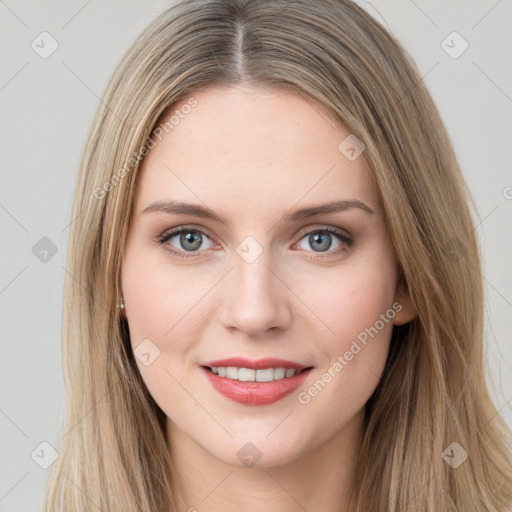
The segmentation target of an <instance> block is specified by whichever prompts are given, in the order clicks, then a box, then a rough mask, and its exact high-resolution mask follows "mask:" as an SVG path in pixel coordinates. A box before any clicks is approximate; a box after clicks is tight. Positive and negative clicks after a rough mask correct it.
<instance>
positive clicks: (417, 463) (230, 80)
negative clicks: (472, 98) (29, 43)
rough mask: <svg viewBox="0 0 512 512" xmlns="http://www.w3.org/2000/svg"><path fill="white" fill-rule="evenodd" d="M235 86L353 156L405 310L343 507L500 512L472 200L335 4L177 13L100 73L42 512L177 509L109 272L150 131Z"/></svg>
mask: <svg viewBox="0 0 512 512" xmlns="http://www.w3.org/2000/svg"><path fill="white" fill-rule="evenodd" d="M240 82H246V83H250V84H252V85H255V86H258V85H261V86H265V87H267V86H275V87H286V88H288V89H289V90H292V91H294V92H296V93H297V94H300V95H303V96H307V97H309V98H312V99H313V100H315V101H316V102H318V104H320V105H322V106H323V107H325V108H326V109H328V111H330V112H331V113H332V115H333V116H334V118H335V119H337V120H339V121H340V122H341V123H343V124H344V125H345V126H346V127H347V129H348V130H349V131H350V132H351V133H353V134H355V135H356V136H357V138H358V139H360V140H361V141H362V142H363V143H364V144H365V146H366V150H365V152H364V156H365V159H366V161H367V162H368V165H369V167H370V169H371V172H372V176H373V179H374V180H375V183H376V186H377V189H378V193H379V196H380V199H381V201H382V206H383V211H384V215H385V221H386V224H387V226H388V229H389V233H390V237H391V240H392V243H393V247H394V250H395V253H396V258H397V261H398V262H399V270H400V283H399V284H400V286H403V287H408V289H409V292H410V294H411V297H412V299H413V302H414V305H415V307H416V310H417V311H418V316H417V318H416V319H414V320H413V321H412V322H410V323H408V324H406V325H404V326H400V327H398V326H395V327H394V329H393V334H392V339H391V345H390V351H389V356H388V361H387V364H386V368H385V370H384V374H383V376H382V378H381V381H380V383H379V385H378V387H377V389H376V390H375V392H374V394H373V396H372V397H371V399H370V400H369V402H368V403H367V404H366V417H365V425H364V432H363V444H362V449H361V452H360V456H359V466H358V473H357V477H356V479H355V481H356V486H355V487H354V489H353V494H352V496H353V500H354V503H355V504H356V510H357V511H358V512H376V511H390V512H406V511H407V512H411V511H422V512H423V511H424V512H449V511H464V512H468V511H476V510H478V511H484V510H485V511H489V512H504V511H506V510H510V509H511V508H512V487H511V484H512V464H511V457H510V451H509V448H510V431H509V430H508V429H507V427H506V425H505V423H504V422H503V420H502V419H501V417H500V416H499V414H498V413H497V411H496V409H495V407H494V405H493V403H492V401H491V399H490V397H489V394H488V391H487V389H488V388H487V383H486V378H485V373H484V363H483V289H482V278H481V263H480V255H479V247H478V244H477V240H476V237H475V232H474V227H475V226H474V224H473V220H472V216H471V210H470V207H472V208H474V203H473V202H472V199H471V197H470V194H469V192H468V190H467V187H466V185H465V183H464V181H463V178H462V176H461V172H460V169H459V166H458V163H457V161H456V158H455V156H454V152H453V149H452V147H451V144H450V141H449V137H448V134H447V132H446V130H445V128H444V126H443V124H442V122H441V119H440V116H439V114H438V111H437V109H436V107H435V105H434V103H433V101H432V99H431V96H430V95H429V93H428V91H427V90H426V88H425V86H424V84H423V82H422V80H421V77H420V76H419V73H418V71H417V69H416V67H415V65H414V63H413V62H412V61H411V59H410V58H409V57H408V55H407V54H406V53H405V51H404V50H403V49H402V48H401V46H400V44H399V43H398V42H397V41H396V40H395V39H394V38H393V37H392V36H391V35H390V34H389V33H388V32H387V31H386V30H384V28H383V27H382V26H381V25H379V24H378V23H377V22H376V21H375V20H374V19H373V18H372V17H371V16H370V15H369V14H367V13H366V12H365V11H364V10H363V9H361V8H360V7H358V6H357V5H356V4H354V3H352V2H350V1H348V0H347V1H346V0H315V1H312V0H279V1H278V0H257V1H254V0H253V1H251V0H182V1H179V2H177V3H174V4H172V5H171V6H170V7H169V8H168V9H167V10H165V12H163V13H162V14H161V15H160V16H158V17H157V18H156V19H155V20H154V21H153V22H152V23H151V24H150V25H149V26H148V27H147V28H146V29H145V30H144V32H143V33H142V34H141V35H140V36H139V37H138V39H137V40H136V41H135V42H134V44H133V45H132V46H131V48H130V49H129V50H128V52H127V53H126V55H125V56H124V58H123V59H122V61H121V62H120V64H119V65H118V67H117V69H116V70H115V73H114V74H113V76H112V78H111V80H110V82H109V85H108V87H107V90H106V91H105V93H104V96H103V99H102V101H101V103H100V105H99V107H98V110H97V113H96V116H95V118H94V121H93V124H92V127H91V129H90V134H89V137H88V140H87V143H86V146H85V148H84V153H83V157H82V161H81V166H80V172H79V176H78V179H77V182H76V190H75V200H74V206H73V212H72V223H71V228H70V237H69V252H68V260H67V271H68V274H67V277H66V282H65V297H64V301H65V302H64V326H63V339H64V347H63V348H64V354H63V356H64V377H65V385H66V392H67V395H66V396H67V403H66V418H65V424H64V425H63V434H62V437H61V439H60V440H59V442H60V446H59V449H58V451H59V457H58V459H57V461H56V462H55V463H54V464H53V466H52V469H51V473H50V475H49V480H48V489H47V494H46V501H45V510H46V511H51V512H54V511H57V510H58V511H65V512H72V511H78V510H81V511H95V512H96V511H97V510H98V509H101V510H105V511H108V512H130V511H136V510H137V511H144V512H157V511H158V512H168V511H170V510H173V511H174V510H176V502H175V498H174V496H175V494H174V492H175V489H176V486H177V485H178V475H177V474H176V473H175V470H174V467H173V463H172V454H170V453H169V452H170V451H169V449H168V445H167V440H166V434H165V421H166V418H165V414H164V413H163V411H162V410H161V409H160V408H159V407H158V406H157V404H156V403H155V401H154V400H153V399H152V397H151V395H150V394H149V392H148V390H147V389H146V387H145V384H144V382H143V381H142V378H141V376H140V374H139V372H138V369H137V366H136V364H135V361H134V356H133V354H132V350H131V345H130V341H129V333H128V328H127V324H126V321H125V320H124V319H123V317H122V316H121V314H120V311H119V309H118V308H117V307H116V305H117V304H118V302H119V298H120V269H121V264H122V258H123V250H124V246H125V241H126V237H127V233H128V229H129V226H130V222H131V214H132V205H133V201H134V194H135V189H136V185H137V176H138V169H139V166H140V161H141V159H142V158H143V156H144V154H145V153H146V149H147V147H148V146H147V145H148V142H149V141H151V140H153V139H152V138H151V136H152V134H153V131H154V129H155V126H157V123H158V121H159V119H161V117H162V116H163V115H164V114H166V113H168V112H169V111H170V109H172V107H173V105H174V104H176V103H177V102H178V101H181V100H183V99H187V98H190V97H191V96H193V93H194V91H200V90H204V89H205V88H207V87H208V86H210V85H226V86H229V85H234V84H237V83H240ZM453 443H457V444H456V445H455V444H453ZM454 449H455V450H456V453H457V454H458V456H459V457H461V454H464V453H467V459H466V460H465V461H464V462H463V463H461V464H460V465H459V466H458V467H454V465H453V464H449V463H448V462H449V458H450V457H453V454H454ZM447 450H448V451H447ZM450 450H451V451H450ZM462 450H464V451H462Z"/></svg>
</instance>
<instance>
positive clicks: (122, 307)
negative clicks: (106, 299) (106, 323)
mask: <svg viewBox="0 0 512 512" xmlns="http://www.w3.org/2000/svg"><path fill="white" fill-rule="evenodd" d="M117 307H118V308H120V309H124V302H123V297H121V304H120V305H119V306H117Z"/></svg>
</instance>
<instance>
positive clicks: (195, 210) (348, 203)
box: [141, 199, 375, 224]
mask: <svg viewBox="0 0 512 512" xmlns="http://www.w3.org/2000/svg"><path fill="white" fill-rule="evenodd" d="M351 208H358V209H360V210H363V211H365V212H367V213H370V214H374V213H375V212H374V211H373V210H372V209H371V208H370V207H369V206H367V205H366V204H364V203H363V202H361V201H359V200H357V199H342V200H338V201H331V202H329V203H324V204H319V205H316V206H309V207H306V208H301V209H299V210H294V211H291V212H288V213H286V214H285V215H284V216H283V220H284V221H285V222H298V221H300V220H304V219H308V218H310V217H316V216H318V215H326V214H329V213H338V212H342V211H345V210H349V209H351ZM152 212H164V213H167V214H169V215H173V214H182V215H193V216H195V217H200V218H204V219H210V220H214V221H216V222H220V223H223V224H228V222H227V219H226V218H225V217H224V216H222V215H219V214H218V213H216V212H214V211H213V210H211V209H210V208H208V207H206V206H202V205H199V204H193V203H186V202H183V201H162V200H158V201H154V202H152V203H151V204H149V205H148V206H147V207H146V208H144V210H142V212H141V214H142V215H144V214H147V213H152Z"/></svg>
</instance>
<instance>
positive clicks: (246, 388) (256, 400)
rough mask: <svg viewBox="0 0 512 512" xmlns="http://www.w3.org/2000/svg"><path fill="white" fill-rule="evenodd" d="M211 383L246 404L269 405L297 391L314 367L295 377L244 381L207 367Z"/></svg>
mask: <svg viewBox="0 0 512 512" xmlns="http://www.w3.org/2000/svg"><path fill="white" fill-rule="evenodd" d="M201 369H202V370H203V371H204V372H205V373H206V376H207V377H208V379H209V380H210V383H211V385H212V386H213V387H214V388H215V389H216V390H217V391H218V392H219V393H221V394H222V395H224V396H225V397H227V398H230V399H231V400H234V401H235V402H239V403H241V404H245V405H267V404H271V403H273V402H277V401H278V400H280V399H281V398H283V397H285V396H286V395H288V394H290V393H292V392H293V391H295V390H296V389H297V388H298V387H299V386H300V385H301V384H302V383H303V382H304V381H305V380H306V378H307V376H308V375H309V373H310V372H311V370H312V368H310V369H309V370H304V371H302V372H300V373H298V374H296V375H294V376H293V377H285V378H284V379H279V380H273V381H271V382H242V381H239V380H235V379H228V378H227V377H220V376H219V375H217V374H215V373H213V372H211V371H210V370H208V369H206V368H205V367H201Z"/></svg>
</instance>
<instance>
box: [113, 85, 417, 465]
mask: <svg viewBox="0 0 512 512" xmlns="http://www.w3.org/2000/svg"><path fill="white" fill-rule="evenodd" d="M187 104H188V105H189V106H191V107H190V108H188V107H184V105H187ZM172 110H173V112H172V113H171V114H169V116H168V117H167V119H164V121H163V123H165V121H169V120H171V117H170V116H171V115H174V116H175V117H174V119H173V120H171V121H170V124H168V125H167V126H168V127H169V126H172V129H168V130H161V131H159V132H158V133H159V137H156V136H153V137H152V138H153V140H154V141H155V143H156V144H155V145H154V146H153V147H152V149H151V151H150V152H149V153H148V155H147V156H146V157H145V159H144V161H143V163H142V168H141V175H140V176H139V182H138V188H137V194H136V200H135V203H134V218H133V222H132V224H131V226H130V232H129V237H128V241H127V245H126V250H125V254H124V257H123V265H122V276H121V278H122V291H123V298H124V303H125V307H126V310H125V315H126V318H127V320H128V324H129V330H130V337H131V343H132V347H133V349H134V353H135V355H136V360H137V365H138V368H139V370H140V373H141V375H142V378H143V379H144V382H145V383H146V385H147V387H148V389H149V391H150V393H151V394H152V396H153V397H154V399H155V401H156V402H157V403H158V405H159V406H160V408H161V409H162V410H163V411H164V412H165V414H166V415H167V417H168V428H169V432H170V433H171V435H176V436H178V435H179V436H180V437H181V438H182V439H186V440H187V441H188V442H189V443H192V444H194V445H195V446H196V447H197V449H198V450H200V451H201V452H202V453H204V454H208V456H210V457H213V458H215V459H217V460H220V461H224V462H226V463H229V464H233V465H236V466H242V465H243V464H244V461H243V457H240V451H241V450H242V455H243V454H244V450H247V451H248V452H249V451H250V450H254V448H252V447H248V445H247V443H248V442H251V443H252V444H253V445H254V447H256V448H257V451H255V453H257V454H258V455H257V457H259V460H258V461H257V465H258V466H273V465H280V464H285V463H287V462H291V461H293V460H295V459H296V458H298V457H300V456H302V455H306V454H308V453H310V452H311V451H313V450H314V449H315V448H317V447H318V446H320V445H321V444H323V443H325V442H326V441H328V440H330V439H334V438H335V437H336V436H341V435H343V433H344V432H348V431H349V430H350V431H351V432H354V431H355V430H357V429H358V428H360V424H361V419H362V415H363V410H364V405H365V403H366V402H367V400H368V398H369V397H370V396H371V394H372V392H373V391H374V389H375V387H376V385H377V383H378V381H379V378H380V376H381V374H382V371H383V368H384V364H385V361H386V356H387V353H388V347H389V340H390V336H391V331H392V327H393V324H401V323H405V322H407V321H409V320H411V319H412V317H413V315H414V311H413V310H412V306H411V304H410V300H409V298H408V297H407V296H396V294H395V287H396V279H397V266H396V263H395V260H394V256H393V249H392V246H391V243H390V240H389V237H388V233H387V231H386V227H385V224H384V221H383V215H382V211H381V208H380V205H379V201H378V196H377V191H376V189H375V187H374V184H373V182H372V179H371V175H370V172H369V170H368V168H367V166H366V164H365V160H364V152H363V153H362V154H361V155H360V156H359V157H357V154H358V152H359V150H360V147H358V146H357V144H355V142H354V140H353V139H351V138H349V139H347V140H345V139H346V138H347V137H348V136H349V135H350V132H349V131H347V129H346V128H344V127H343V126H342V125H340V124H339V123H334V121H332V120H331V116H329V114H328V113H327V112H326V111H324V110H322V108H321V107H320V106H319V105H317V104H315V103H314V102H312V101H310V100H305V99H304V98H302V97H300V96H298V95H296V94H293V93H290V92H287V91H283V90H279V89H260V88H258V89H253V88H249V87H244V88H242V87H232V88H210V89H206V90H204V91H202V92H200V93H197V94H194V95H193V99H192V100H188V101H187V100H185V101H183V102H181V103H179V104H177V105H175V106H174V107H173V109H172ZM176 110H177V111H178V115H177V114H176ZM166 131H167V132H168V133H166ZM160 139H161V140H160ZM355 157H357V158H355ZM171 202H172V204H171ZM333 202H341V203H339V204H340V205H341V208H338V209H335V210H332V211H324V212H319V211H317V214H316V215H314V216H312V215H309V216H306V214H305V213H303V214H300V215H299V214H298V212H299V210H303V209H310V208H312V207H317V206H321V205H325V204H327V203H333ZM179 203H189V204H191V205H194V206H196V210H194V209H193V208H189V209H188V210H186V211H185V210H183V211H181V212H180V211H178V210H177V209H176V208H175V207H176V205H178V204H179ZM171 206H173V207H172V208H171ZM198 208H202V209H205V210H208V211H212V212H214V214H215V215H212V216H209V217H208V216H200V215H198V214H197V209H198ZM306 213H307V212H306ZM309 213H310V214H311V213H312V212H311V211H310V212H309ZM313 213H314V212H313ZM294 214H296V215H295V216H294ZM178 229H183V230H184V231H183V232H182V233H179V232H177V230H178ZM226 358H245V359H247V360H248V362H239V363H238V364H235V363H236V362H235V363H233V362H231V363H229V362H228V363H226V366H230V365H232V366H233V367H236V368H237V367H247V368H248V370H249V371H248V372H246V371H244V370H242V371H241V372H238V377H239V378H242V379H243V378H246V376H247V378H249V379H252V378H254V377H255V376H256V375H259V379H260V380H261V379H263V380H265V379H266V378H268V376H269V372H268V371H267V372H266V373H265V372H257V371H256V368H255V367H254V368H251V366H253V365H252V363H254V362H255V361H259V360H261V359H264V358H278V359H280V360H284V361H286V362H287V363H288V365H290V366H293V365H294V364H295V365H300V367H304V368H310V369H309V370H305V371H303V372H301V373H298V374H297V375H295V376H294V377H291V378H290V377H288V378H290V381H292V380H293V383H292V384H289V383H288V382H287V379H288V378H287V377H286V372H284V374H285V378H284V379H278V380H277V381H276V382H274V383H272V382H267V383H263V382H259V381H258V380H257V381H256V382H252V383H251V382H240V381H235V380H234V379H233V378H229V375H231V376H232V377H233V376H235V375H236V373H230V372H233V371H234V370H227V372H228V375H227V376H224V377H223V376H221V373H222V371H223V370H217V372H218V374H217V375H215V374H214V373H212V371H210V370H209V369H206V368H205V366H208V365H207V363H211V362H212V361H215V360H220V359H226ZM267 363H268V362H267ZM287 363H283V362H282V361H281V362H279V363H276V362H274V363H273V364H271V365H270V366H271V367H274V368H275V367H278V368H282V367H285V366H287ZM211 366H214V365H211ZM219 366H222V365H219ZM268 367H269V364H267V365H266V366H265V365H264V366H263V368H268ZM251 370H252V371H251ZM290 373H291V372H288V374H290ZM242 374H243V375H244V376H243V377H242ZM282 374H283V370H277V371H276V372H275V373H274V372H273V373H272V375H273V376H274V377H279V376H282ZM270 378H272V377H270ZM256 379H258V377H256ZM221 381H222V382H221ZM228 381H229V382H228ZM219 382H221V384H219ZM226 382H227V384H226ZM236 382H238V384H236V385H235V384H234V383H236ZM222 383H224V386H223V385H222ZM242 388H243V389H242ZM220 390H222V392H221V391H220ZM283 393H284V395H283ZM280 395H283V396H280ZM291 412H293V414H291ZM283 418H286V419H284V420H283ZM277 425H279V427H278V428H276V426H277ZM354 429H355V430H354Z"/></svg>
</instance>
